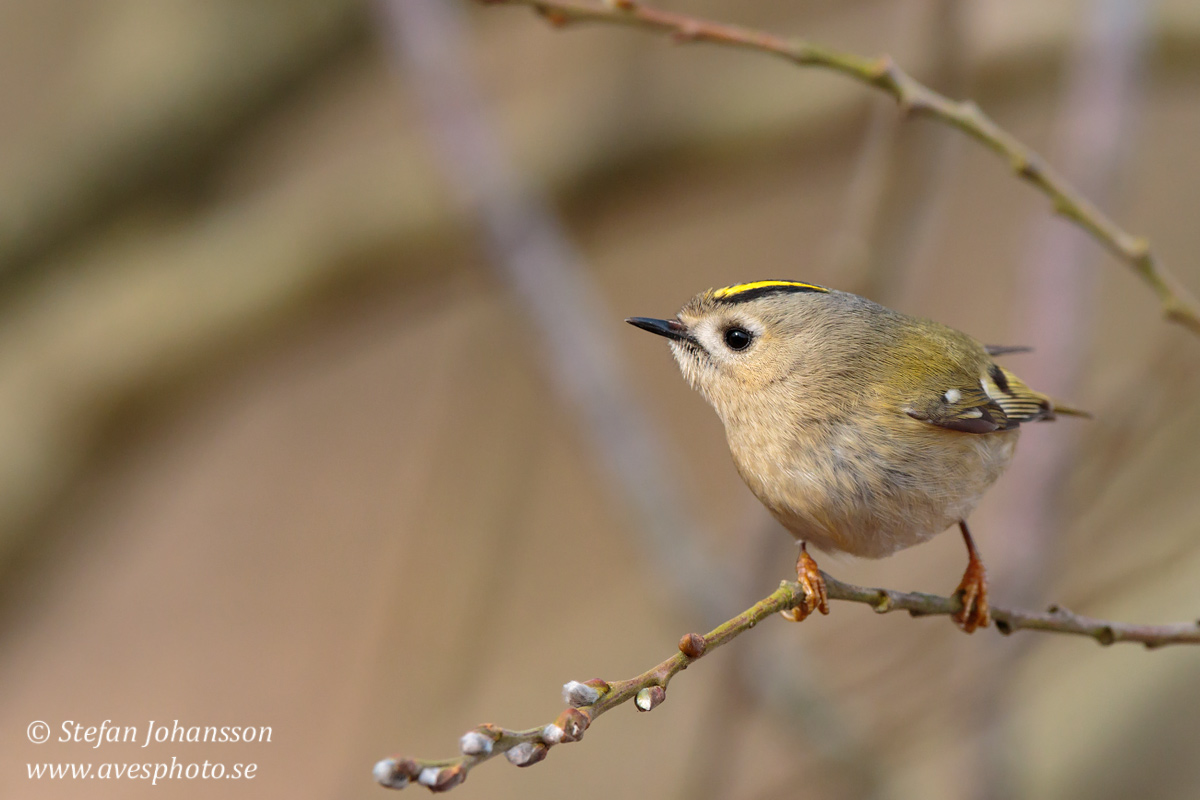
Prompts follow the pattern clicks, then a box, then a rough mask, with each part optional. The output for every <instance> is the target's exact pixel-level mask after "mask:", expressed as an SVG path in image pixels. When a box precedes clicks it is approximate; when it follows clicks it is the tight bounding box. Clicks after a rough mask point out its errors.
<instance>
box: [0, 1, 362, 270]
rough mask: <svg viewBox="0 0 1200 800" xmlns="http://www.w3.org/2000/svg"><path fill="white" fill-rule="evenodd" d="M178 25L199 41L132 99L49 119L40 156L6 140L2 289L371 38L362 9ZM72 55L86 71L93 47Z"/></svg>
mask: <svg viewBox="0 0 1200 800" xmlns="http://www.w3.org/2000/svg"><path fill="white" fill-rule="evenodd" d="M171 13H175V12H171ZM196 14H200V15H201V16H199V17H197V16H196ZM181 17H182V19H187V20H189V21H190V22H191V23H192V24H193V25H194V27H195V28H196V29H197V31H200V32H198V33H197V34H196V35H195V40H194V41H189V42H188V44H187V46H182V47H177V46H171V47H167V48H164V51H165V52H166V53H169V54H170V56H169V57H166V58H164V59H163V61H162V62H159V63H155V64H153V67H152V68H148V69H143V70H141V71H140V72H139V73H137V74H138V75H139V79H138V80H137V81H130V82H129V84H128V87H127V88H126V89H125V90H121V89H113V90H111V91H109V92H107V93H100V94H99V95H93V94H88V95H87V96H85V97H81V98H80V102H78V103H77V104H76V105H75V106H74V107H72V108H71V109H70V111H69V112H60V113H59V114H58V115H57V116H56V117H52V118H51V121H52V123H53V126H54V129H52V130H47V131H46V133H45V134H44V135H42V136H41V137H39V139H38V140H36V141H37V142H38V146H37V147H20V148H14V147H12V146H11V145H12V143H11V142H6V150H7V152H6V155H8V156H11V158H0V287H3V288H6V289H7V288H8V285H9V284H10V283H11V282H12V280H13V278H14V277H15V276H16V275H18V274H20V273H21V272H22V271H24V270H26V269H28V268H31V267H32V266H34V265H41V264H42V263H43V262H42V261H39V259H43V258H44V257H45V256H46V255H47V253H49V252H52V251H54V250H55V249H56V248H61V247H62V246H63V245H64V244H65V243H68V242H71V241H72V240H73V239H74V238H76V237H78V236H79V234H80V232H81V231H82V230H84V229H86V228H87V227H88V226H89V225H92V224H95V223H96V222H98V221H99V220H102V219H104V218H105V217H107V216H109V215H111V214H112V213H113V211H114V209H117V208H120V207H121V205H122V204H124V203H126V202H128V201H130V200H131V199H133V198H136V197H137V196H138V195H139V194H142V193H145V192H146V191H148V190H150V189H152V188H154V187H161V186H162V185H163V184H166V183H169V182H170V181H172V180H178V179H179V178H180V177H182V176H188V175H192V174H195V173H196V172H198V171H200V170H201V169H202V168H203V167H204V166H205V165H206V161H207V160H209V159H212V158H213V157H214V154H216V153H218V152H219V151H220V149H221V148H222V147H223V146H227V145H228V143H229V141H230V140H231V139H233V138H234V137H235V136H236V135H237V134H238V133H240V132H241V131H242V130H243V128H244V127H245V126H246V125H247V124H248V123H249V122H250V121H251V120H254V119H256V118H257V117H258V116H259V115H261V114H262V112H263V110H264V108H267V107H269V106H271V105H272V104H274V103H278V102H279V100H280V98H281V96H284V95H286V94H287V92H288V90H290V89H292V88H294V87H296V86H298V85H302V84H303V83H304V81H305V80H306V79H308V78H310V77H311V76H313V75H314V74H317V73H318V72H319V71H320V70H321V69H323V68H326V67H328V66H329V64H330V63H333V62H335V61H336V60H338V59H339V58H343V57H344V56H345V55H346V54H347V53H349V52H352V51H353V50H354V49H355V48H356V46H357V45H359V44H360V43H361V42H362V41H363V40H364V38H365V36H364V34H365V32H366V29H367V26H366V25H365V24H364V14H363V13H362V10H361V8H360V6H359V3H357V2H355V0H302V2H296V3H286V4H275V3H240V2H236V0H235V1H234V2H229V1H228V0H225V1H223V2H211V3H204V4H201V5H199V6H195V7H193V8H192V10H191V11H190V12H184V13H183V14H182V15H181ZM197 22H201V23H203V24H197ZM230 30H234V31H236V32H237V33H236V35H229V33H228V31H230ZM124 44H125V46H126V47H127V48H128V49H129V50H130V51H136V47H135V46H134V42H128V43H124ZM73 49H74V50H75V51H76V52H74V53H73V54H72V56H71V58H74V59H78V60H81V61H84V63H87V62H86V61H85V59H86V58H87V56H88V55H89V54H90V52H91V51H93V50H97V49H98V48H96V47H94V46H93V47H86V46H85V47H79V48H73ZM142 57H144V54H142V53H133V52H131V53H130V54H129V58H132V59H138V58H142ZM88 66H90V67H92V68H93V70H95V71H103V70H98V69H97V66H96V65H93V64H88ZM101 66H103V67H109V68H110V67H111V65H108V64H104V65H101ZM132 74H134V73H131V75H132ZM85 85H86V84H85ZM100 85H101V86H104V87H105V88H106V89H109V88H111V87H109V86H108V85H106V84H104V82H103V81H100ZM46 105H47V106H48V107H50V108H53V105H52V104H51V103H50V102H47V103H46ZM82 130H86V132H87V135H85V136H84V135H77V134H78V132H79V131H82Z"/></svg>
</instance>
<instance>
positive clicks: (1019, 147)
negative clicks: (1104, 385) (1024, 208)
mask: <svg viewBox="0 0 1200 800" xmlns="http://www.w3.org/2000/svg"><path fill="white" fill-rule="evenodd" d="M479 2H481V3H484V4H485V5H520V6H529V7H530V8H533V9H534V10H535V11H536V12H537V13H539V14H541V15H542V16H543V17H545V18H546V19H547V20H549V21H550V23H551V24H553V25H555V26H559V27H561V26H565V25H569V24H572V23H577V22H602V23H609V24H616V25H627V26H631V27H636V28H642V29H645V30H650V31H656V32H660V33H666V34H669V35H670V36H671V38H672V39H673V40H674V41H676V42H710V43H713V44H721V45H726V46H729V47H736V48H741V49H747V50H755V51H758V52H762V53H767V54H769V55H774V56H778V57H780V58H783V59H786V60H787V61H791V62H792V63H794V64H797V65H800V66H814V67H823V68H825V69H829V70H833V71H834V72H840V73H841V74H843V75H846V76H848V77H851V78H854V79H855V80H858V81H860V82H862V83H865V84H867V85H868V86H873V87H875V88H876V89H879V90H881V91H883V92H886V93H887V94H889V95H891V96H892V97H893V98H895V100H896V102H897V103H898V104H899V106H900V108H901V110H902V111H903V112H904V113H905V114H921V115H924V116H927V117H930V118H932V119H936V120H939V121H941V122H944V123H945V124H947V125H950V126H952V127H955V128H958V129H959V130H960V131H962V132H963V133H965V134H967V135H968V136H970V137H971V138H973V139H975V140H976V141H978V142H980V143H982V144H983V145H984V146H985V147H987V148H988V149H990V150H992V151H993V152H995V153H996V154H997V155H1000V156H1003V157H1004V158H1005V159H1006V160H1007V161H1008V163H1009V165H1010V167H1011V168H1012V170H1013V171H1014V172H1015V173H1016V174H1017V175H1018V176H1019V177H1021V178H1023V179H1025V180H1026V181H1028V182H1029V183H1031V184H1032V185H1033V186H1034V187H1036V188H1037V189H1038V190H1039V191H1041V192H1042V193H1043V194H1045V195H1046V196H1047V197H1049V198H1050V200H1051V202H1052V203H1053V206H1054V211H1055V212H1056V213H1058V214H1060V215H1062V216H1063V217H1065V218H1066V219H1068V220H1070V221H1071V222H1073V223H1075V224H1076V225H1078V226H1079V227H1080V228H1082V229H1083V230H1085V231H1087V232H1088V233H1089V234H1090V235H1091V236H1092V238H1094V239H1096V241H1098V242H1100V244H1102V245H1103V246H1104V247H1105V248H1107V249H1108V250H1109V252H1111V253H1112V254H1113V255H1115V256H1116V257H1117V258H1119V259H1121V260H1122V261H1124V262H1125V263H1126V264H1128V265H1129V266H1130V268H1131V269H1133V271H1134V272H1135V273H1136V274H1137V275H1138V276H1139V277H1140V278H1141V279H1142V280H1143V281H1144V282H1145V283H1146V284H1148V285H1149V286H1150V288H1151V289H1153V290H1154V293H1155V294H1156V295H1157V296H1158V299H1159V302H1160V303H1161V305H1162V310H1163V315H1164V316H1165V317H1166V318H1167V319H1168V320H1171V321H1172V322H1177V323H1179V324H1181V325H1183V326H1184V327H1186V328H1187V329H1189V330H1190V331H1191V332H1192V333H1195V334H1197V335H1200V309H1198V308H1197V305H1196V301H1195V300H1193V299H1192V298H1191V297H1190V296H1188V294H1187V292H1186V291H1185V290H1184V289H1183V288H1182V287H1181V286H1180V285H1179V283H1178V281H1177V280H1176V279H1175V278H1174V277H1173V276H1172V275H1171V274H1170V273H1168V272H1167V271H1166V270H1165V269H1164V268H1163V267H1162V266H1161V264H1159V262H1158V258H1157V257H1156V256H1155V255H1154V254H1153V253H1152V252H1151V250H1150V243H1149V242H1148V241H1147V240H1146V239H1145V238H1143V237H1141V236H1134V235H1132V234H1130V233H1128V232H1127V231H1125V230H1124V229H1122V228H1121V227H1120V226H1118V225H1117V224H1116V223H1115V222H1113V221H1112V220H1111V219H1110V218H1109V217H1108V216H1107V215H1106V214H1105V213H1104V212H1103V211H1101V210H1100V209H1099V208H1098V207H1097V206H1096V205H1094V204H1093V203H1092V202H1091V201H1090V200H1088V199H1087V198H1086V197H1084V196H1083V195H1082V194H1081V193H1080V192H1079V190H1077V189H1076V188H1075V187H1074V186H1072V185H1071V184H1070V183H1069V182H1068V181H1066V180H1065V179H1064V178H1063V177H1062V176H1061V175H1059V174H1058V173H1057V172H1056V171H1055V170H1053V169H1052V168H1051V167H1050V166H1049V165H1047V164H1046V163H1045V162H1044V160H1043V159H1042V157H1041V156H1039V155H1038V154H1037V153H1036V152H1034V151H1033V150H1032V149H1030V148H1029V147H1027V146H1026V145H1024V144H1022V143H1021V142H1020V141H1019V140H1017V139H1016V137H1014V136H1013V135H1012V134H1010V133H1009V132H1008V131H1006V130H1004V129H1003V128H1001V127H1000V126H999V125H997V124H996V123H995V122H993V121H992V119H991V118H990V117H988V116H987V115H986V114H984V113H983V112H982V111H981V110H980V109H979V106H977V105H976V104H975V103H974V102H972V101H970V100H963V101H955V100H951V99H950V98H948V97H946V96H945V95H943V94H940V93H938V92H935V91H934V90H932V89H930V88H929V87H928V86H925V85H924V84H923V83H921V82H919V81H917V80H916V79H915V78H913V77H912V76H911V75H909V74H908V73H907V72H905V71H904V70H902V69H900V67H898V66H897V65H896V64H895V63H893V62H892V60H891V59H890V58H888V57H886V56H883V57H880V58H864V57H863V56H860V55H857V54H854V53H847V52H843V51H839V50H835V49H832V48H828V47H824V46H822V45H816V44H812V43H810V42H806V41H803V40H801V39H787V38H783V37H781V36H776V35H774V34H770V33H766V32H764V31H756V30H751V29H747V28H740V27H737V26H734V25H726V24H723V23H719V22H713V21H711V20H705V19H701V18H699V17H691V16H687V15H685V14H676V13H672V12H669V11H660V10H658V9H654V8H649V7H646V6H643V5H640V4H638V3H635V2H632V0H611V1H610V2H609V3H607V4H606V5H592V4H581V3H572V2H559V1H558V0H479Z"/></svg>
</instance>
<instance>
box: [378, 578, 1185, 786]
mask: <svg viewBox="0 0 1200 800" xmlns="http://www.w3.org/2000/svg"><path fill="white" fill-rule="evenodd" d="M821 574H822V575H823V576H824V578H825V587H826V590H827V592H828V599H830V600H847V601H849V602H853V603H865V604H866V605H869V606H871V608H873V609H874V610H875V611H876V612H877V613H880V614H886V613H888V612H890V611H907V612H908V613H909V614H910V615H912V616H914V617H922V616H934V615H941V616H949V615H951V614H955V613H957V612H958V611H959V610H960V609H961V608H962V599H961V598H960V597H959V596H958V595H955V596H952V597H943V596H940V595H935V594H924V593H921V592H896V591H892V590H891V589H868V588H865V587H862V586H855V585H853V584H849V583H843V582H842V581H839V580H838V579H837V578H833V577H830V576H829V575H826V574H825V573H821ZM804 600H805V595H804V590H803V589H802V588H801V587H800V584H798V583H792V582H788V581H784V582H783V583H781V584H780V586H779V588H778V589H776V590H775V591H774V592H772V593H771V594H770V595H769V596H767V597H764V598H763V599H762V600H759V601H758V602H757V603H755V604H754V605H753V606H751V607H750V608H748V609H746V610H745V611H743V612H742V613H741V614H738V615H737V616H736V617H734V618H733V619H731V620H729V621H727V622H725V623H723V624H721V625H719V626H717V627H716V628H714V629H713V630H712V631H710V632H709V633H707V634H705V635H703V636H701V635H700V634H698V633H689V634H687V635H686V636H684V637H683V638H682V639H680V640H679V652H678V653H675V654H674V655H672V656H671V657H670V658H668V659H667V660H666V661H663V662H662V663H661V664H659V665H658V666H656V667H653V668H652V669H649V670H647V671H646V672H643V673H642V674H641V675H638V676H637V677H635V678H629V679H628V680H623V681H612V682H609V681H603V680H600V679H598V678H596V679H593V680H590V681H585V682H583V683H580V682H578V681H571V682H569V683H567V684H566V685H564V686H563V700H564V701H565V702H566V704H567V708H566V709H565V710H564V711H563V712H562V713H561V714H559V715H558V717H557V718H556V719H555V720H554V721H553V722H551V723H550V724H548V725H543V726H541V727H538V728H529V729H527V730H520V731H513V730H508V729H507V728H500V727H497V726H495V725H490V724H485V725H480V726H479V727H477V728H475V729H473V730H470V731H467V732H466V733H465V734H463V736H462V738H461V739H459V751H460V755H459V756H458V757H456V758H449V759H443V760H440V761H422V760H417V759H411V758H400V757H395V758H385V759H384V760H382V761H380V762H379V763H378V764H376V765H375V779H376V780H377V781H379V783H380V784H382V785H383V786H386V787H389V788H392V789H403V788H404V787H405V786H408V785H409V784H410V783H418V784H420V785H422V786H425V787H427V788H429V789H430V790H431V791H435V792H444V791H447V790H449V789H453V788H454V787H455V786H457V785H459V784H460V783H462V782H463V781H464V780H466V777H467V773H468V772H469V771H470V770H471V769H472V768H474V767H476V766H478V765H479V764H482V763H483V762H484V761H487V760H488V759H490V758H494V757H495V756H498V755H501V754H503V755H504V757H505V758H507V759H508V760H509V762H510V763H512V764H514V765H516V766H518V767H528V766H532V765H533V764H536V763H538V762H539V761H541V760H543V759H544V758H545V757H546V756H547V754H548V753H549V752H550V748H551V747H553V746H554V745H557V744H566V743H568V742H577V741H579V740H580V739H582V738H583V734H584V732H585V731H586V730H587V729H588V726H590V725H591V724H592V722H594V721H595V720H596V718H597V717H599V716H600V715H601V714H603V713H604V712H606V711H609V710H611V709H613V708H616V707H617V706H619V705H622V704H624V703H626V702H627V701H629V700H633V702H634V706H635V707H636V708H637V710H638V711H652V710H653V709H654V708H656V707H657V706H658V705H660V704H661V703H662V702H663V700H665V699H666V697H667V684H669V683H670V681H671V679H672V678H673V677H675V675H677V674H678V673H680V672H682V671H683V670H685V669H687V668H688V666H690V665H691V664H692V662H694V661H697V660H698V659H700V658H702V657H703V656H704V654H705V653H707V652H709V651H710V650H713V649H715V648H717V647H720V646H721V645H723V644H725V643H727V642H730V641H733V639H735V638H736V637H738V636H739V635H741V634H743V633H745V632H746V631H748V630H750V629H751V628H753V627H754V626H755V625H757V624H758V623H760V622H762V621H763V620H764V619H766V618H767V617H769V616H771V615H772V614H774V613H776V612H782V611H788V610H790V609H792V608H795V607H796V606H799V605H801V604H802V603H803V602H804ZM992 619H993V620H994V621H995V623H996V628H997V629H998V630H999V631H1000V633H1002V634H1005V635H1007V634H1010V633H1012V632H1013V631H1018V630H1023V629H1024V630H1039V631H1051V632H1054V633H1065V634H1073V635H1076V636H1088V637H1091V638H1092V639H1095V640H1096V641H1097V642H1099V643H1100V644H1102V645H1110V644H1115V643H1117V642H1138V643H1141V644H1143V645H1145V646H1146V647H1147V648H1157V647H1164V646H1166V645H1171V644H1200V621H1197V622H1186V623H1178V624H1173V625H1131V624H1126V623H1121V622H1109V621H1107V620H1100V619H1092V618H1091V617H1084V616H1080V615H1078V614H1074V613H1072V612H1070V611H1067V610H1066V609H1064V608H1060V607H1058V606H1051V607H1050V608H1049V609H1048V610H1047V611H1046V612H1045V613H1041V614H1038V613H1031V612H1027V611H1016V610H1007V609H1003V608H996V607H993V608H992Z"/></svg>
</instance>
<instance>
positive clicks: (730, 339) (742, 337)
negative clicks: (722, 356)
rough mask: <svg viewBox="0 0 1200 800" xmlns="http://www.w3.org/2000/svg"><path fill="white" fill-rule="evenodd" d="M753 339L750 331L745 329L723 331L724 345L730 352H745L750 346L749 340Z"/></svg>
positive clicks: (736, 328) (735, 328) (734, 328)
mask: <svg viewBox="0 0 1200 800" xmlns="http://www.w3.org/2000/svg"><path fill="white" fill-rule="evenodd" d="M753 338H754V337H753V336H752V335H751V333H750V331H748V330H746V329H745V328H738V327H733V328H726V329H725V344H726V345H727V346H728V347H729V349H730V350H745V349H746V348H747V347H749V346H750V340H751V339H753Z"/></svg>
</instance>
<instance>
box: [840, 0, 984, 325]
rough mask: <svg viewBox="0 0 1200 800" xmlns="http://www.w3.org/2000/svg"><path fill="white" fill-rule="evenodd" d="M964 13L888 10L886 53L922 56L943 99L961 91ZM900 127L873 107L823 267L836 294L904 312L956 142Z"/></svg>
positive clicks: (959, 8)
mask: <svg viewBox="0 0 1200 800" xmlns="http://www.w3.org/2000/svg"><path fill="white" fill-rule="evenodd" d="M967 11H968V9H967V7H966V6H964V5H963V4H962V3H960V2H958V1H957V0H936V2H934V3H932V4H929V3H926V2H923V0H907V2H903V3H897V4H895V5H894V6H893V8H892V13H893V14H894V15H895V20H894V22H893V27H894V28H895V29H896V30H898V31H899V34H898V35H897V37H896V40H895V43H894V44H893V45H892V46H891V47H892V49H893V50H895V51H899V52H902V53H903V52H911V51H920V52H925V53H928V54H929V56H928V57H929V61H930V64H929V68H928V72H929V74H930V82H931V83H934V84H935V85H937V86H939V87H940V88H941V89H942V91H943V92H945V93H946V94H948V95H954V96H957V95H961V94H962V93H963V91H964V90H965V88H966V72H967V43H966V41H965V35H966V33H965V28H966V24H965V18H966V15H967ZM900 122H901V120H900V118H899V117H898V116H897V115H896V113H895V110H894V109H892V108H891V107H889V106H888V105H887V104H885V103H883V102H880V103H878V104H875V105H874V106H873V107H872V109H871V116H870V119H869V120H868V122H867V131H866V136H865V139H864V142H863V146H862V151H861V153H860V154H859V156H858V163H857V165H856V167H855V171H854V175H853V177H852V178H851V180H850V185H849V187H848V189H847V200H846V210H845V212H844V217H843V221H842V224H841V227H840V228H839V230H838V232H837V234H836V235H835V236H834V238H833V241H832V243H831V246H830V256H829V259H828V261H829V264H830V268H831V274H833V275H836V276H839V279H841V280H843V281H844V283H845V285H844V286H843V287H842V288H844V289H846V290H847V291H852V292H855V293H856V294H861V295H864V296H866V297H871V298H874V299H875V300H877V301H879V302H881V303H883V304H885V305H895V306H897V307H904V306H905V305H909V303H908V302H906V298H910V297H911V296H912V295H913V294H915V292H916V290H915V289H914V287H913V283H914V281H915V282H917V283H919V278H920V275H921V273H922V272H924V271H926V270H924V269H923V268H922V266H923V264H925V263H926V262H927V261H928V260H929V250H930V247H931V243H932V241H933V240H934V239H935V235H936V228H937V223H938V221H939V220H940V219H942V217H943V214H942V213H941V212H942V210H943V206H944V203H945V199H946V193H945V191H944V189H945V186H946V182H947V180H948V178H949V176H950V174H951V173H952V171H953V167H954V165H955V163H956V161H957V160H958V156H959V154H960V153H961V148H960V147H958V145H959V144H961V141H960V140H959V139H957V138H954V137H953V136H952V134H951V131H949V130H948V129H947V128H945V127H944V126H929V128H924V127H919V128H902V127H901V125H900ZM842 276H844V277H842Z"/></svg>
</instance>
